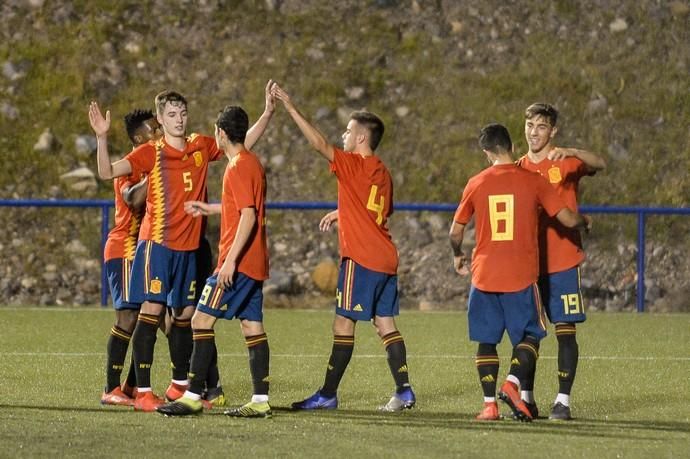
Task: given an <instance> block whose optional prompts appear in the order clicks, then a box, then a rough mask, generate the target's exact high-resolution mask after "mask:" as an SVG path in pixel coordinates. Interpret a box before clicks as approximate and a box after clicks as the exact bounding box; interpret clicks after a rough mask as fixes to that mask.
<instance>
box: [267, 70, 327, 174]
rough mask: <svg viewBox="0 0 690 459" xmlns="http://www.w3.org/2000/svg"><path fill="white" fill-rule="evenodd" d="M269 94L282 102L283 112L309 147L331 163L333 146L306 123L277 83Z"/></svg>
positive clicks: (313, 127) (312, 126) (314, 127)
mask: <svg viewBox="0 0 690 459" xmlns="http://www.w3.org/2000/svg"><path fill="white" fill-rule="evenodd" d="M271 92H272V94H273V96H274V97H275V98H276V99H278V100H280V101H281V102H283V105H284V106H285V110H287V112H288V114H289V115H290V117H291V118H292V120H293V121H294V122H295V124H296V125H297V127H298V128H299V130H300V131H302V134H303V135H304V137H306V138H307V140H308V141H309V143H310V144H311V146H312V147H313V148H314V149H315V150H316V151H318V152H319V153H321V155H323V157H324V158H326V159H327V160H329V161H331V162H333V158H334V153H333V145H331V144H330V143H329V142H328V141H327V140H326V137H325V136H324V135H323V134H322V133H321V131H319V130H318V129H317V128H316V126H314V125H313V124H311V123H310V122H309V121H307V119H306V118H305V117H304V115H303V114H302V112H300V111H299V110H298V109H297V107H295V104H293V103H292V99H291V98H290V95H289V94H288V93H287V92H285V90H284V89H283V88H281V87H280V86H278V84H277V83H276V84H274V85H273V88H272V90H271Z"/></svg>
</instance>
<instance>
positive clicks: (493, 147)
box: [479, 123, 513, 153]
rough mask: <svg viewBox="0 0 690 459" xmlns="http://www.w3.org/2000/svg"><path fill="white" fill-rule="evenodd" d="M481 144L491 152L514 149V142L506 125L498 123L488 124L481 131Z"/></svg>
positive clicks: (482, 147) (483, 148)
mask: <svg viewBox="0 0 690 459" xmlns="http://www.w3.org/2000/svg"><path fill="white" fill-rule="evenodd" d="M479 146H480V147H481V149H482V150H487V151H490V152H491V153H501V152H500V151H499V149H501V150H505V151H507V152H510V151H512V149H513V142H512V141H511V140H510V133H509V132H508V129H506V127H505V126H503V125H502V124H498V123H491V124H487V125H486V126H484V127H483V128H482V130H481V131H480V132H479Z"/></svg>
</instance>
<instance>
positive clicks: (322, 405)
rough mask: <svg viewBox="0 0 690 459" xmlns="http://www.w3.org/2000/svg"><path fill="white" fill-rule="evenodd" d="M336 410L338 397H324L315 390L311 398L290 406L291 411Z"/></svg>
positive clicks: (319, 391)
mask: <svg viewBox="0 0 690 459" xmlns="http://www.w3.org/2000/svg"><path fill="white" fill-rule="evenodd" d="M336 408H338V397H337V396H333V397H324V396H323V395H321V390H320V389H319V390H317V391H316V392H315V393H314V395H312V396H311V397H309V398H307V399H304V400H302V401H301V402H295V403H293V404H292V409H293V410H334V409H336Z"/></svg>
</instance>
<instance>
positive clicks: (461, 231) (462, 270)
mask: <svg viewBox="0 0 690 459" xmlns="http://www.w3.org/2000/svg"><path fill="white" fill-rule="evenodd" d="M448 236H449V238H450V247H451V248H452V249H453V268H454V269H455V272H456V273H458V274H460V275H461V276H466V275H468V274H469V273H470V270H469V268H468V267H467V257H466V256H465V254H464V253H463V251H462V241H463V239H464V238H465V225H463V224H462V223H458V222H456V221H453V224H452V225H451V226H450V232H449V234H448Z"/></svg>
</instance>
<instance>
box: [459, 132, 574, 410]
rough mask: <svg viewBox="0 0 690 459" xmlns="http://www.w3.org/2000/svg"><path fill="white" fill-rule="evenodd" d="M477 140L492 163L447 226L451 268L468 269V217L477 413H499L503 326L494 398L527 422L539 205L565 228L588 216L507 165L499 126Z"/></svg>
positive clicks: (538, 328)
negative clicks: (508, 351) (506, 358)
mask: <svg viewBox="0 0 690 459" xmlns="http://www.w3.org/2000/svg"><path fill="white" fill-rule="evenodd" d="M479 145H480V147H481V149H482V151H483V152H484V154H485V155H486V157H487V159H488V161H489V163H490V164H491V167H489V168H487V169H485V170H484V171H482V172H480V173H479V174H477V175H475V176H474V177H472V178H470V180H469V181H468V182H467V186H466V187H465V189H464V190H463V193H462V200H461V201H460V205H459V206H458V209H457V211H456V212H455V216H454V218H453V223H452V225H451V229H450V242H451V247H452V249H453V266H454V268H455V270H456V272H457V273H458V274H460V275H467V274H469V270H468V268H467V265H466V257H465V255H464V253H463V251H462V242H463V238H464V234H465V227H466V225H467V224H468V223H469V222H470V220H471V218H472V217H473V216H474V220H475V232H476V247H475V250H474V252H473V255H472V266H471V271H472V286H471V288H470V295H469V305H468V310H467V316H468V324H469V335H470V340H472V341H476V342H478V343H479V348H478V350H477V357H476V365H477V370H478V372H479V378H480V383H481V386H482V390H483V392H484V409H483V410H482V412H481V413H480V414H479V415H478V416H477V419H479V420H497V419H499V414H498V406H497V404H496V378H497V377H498V365H499V360H498V353H497V351H496V345H497V344H498V343H499V342H500V341H501V339H502V337H503V333H504V332H505V331H507V332H508V336H509V337H510V341H511V343H512V344H513V355H512V358H511V365H510V371H509V374H508V377H507V379H506V381H505V382H504V383H503V385H502V386H501V389H500V392H499V397H500V398H501V400H503V401H504V402H506V403H507V404H508V406H510V408H511V410H512V411H513V415H514V417H515V418H516V419H519V420H521V421H531V420H532V416H531V414H530V412H529V410H528V408H527V406H526V405H525V403H524V402H523V401H522V400H521V399H520V383H521V380H523V379H524V378H525V376H527V375H528V374H530V372H531V368H533V367H534V365H535V364H536V361H537V357H538V350H539V341H540V340H541V339H542V338H543V337H544V336H546V324H545V319H544V314H543V311H542V305H541V300H540V298H539V291H538V289H537V284H536V282H537V278H538V274H539V262H538V243H537V229H538V226H537V225H538V216H539V211H540V208H543V211H544V212H546V213H547V214H548V215H550V216H553V217H555V218H557V219H558V221H560V222H561V223H562V224H563V225H565V226H567V227H571V228H575V227H585V226H586V224H587V221H586V220H585V219H584V218H583V217H582V216H581V215H580V214H577V213H575V212H573V211H571V210H570V209H568V207H567V206H566V204H565V202H563V200H562V199H561V198H560V197H559V196H558V194H557V193H556V192H555V190H554V189H553V188H552V187H551V186H550V185H549V183H548V182H547V181H546V180H544V179H543V178H542V177H540V176H539V175H538V174H535V173H533V172H529V171H526V170H524V169H522V168H520V167H519V166H517V165H516V164H515V163H514V161H513V159H512V156H511V153H512V148H513V144H512V141H511V140H510V134H509V133H508V130H507V129H506V128H505V127H504V126H502V125H500V124H489V125H487V126H485V127H484V128H482V130H481V133H480V135H479Z"/></svg>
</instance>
